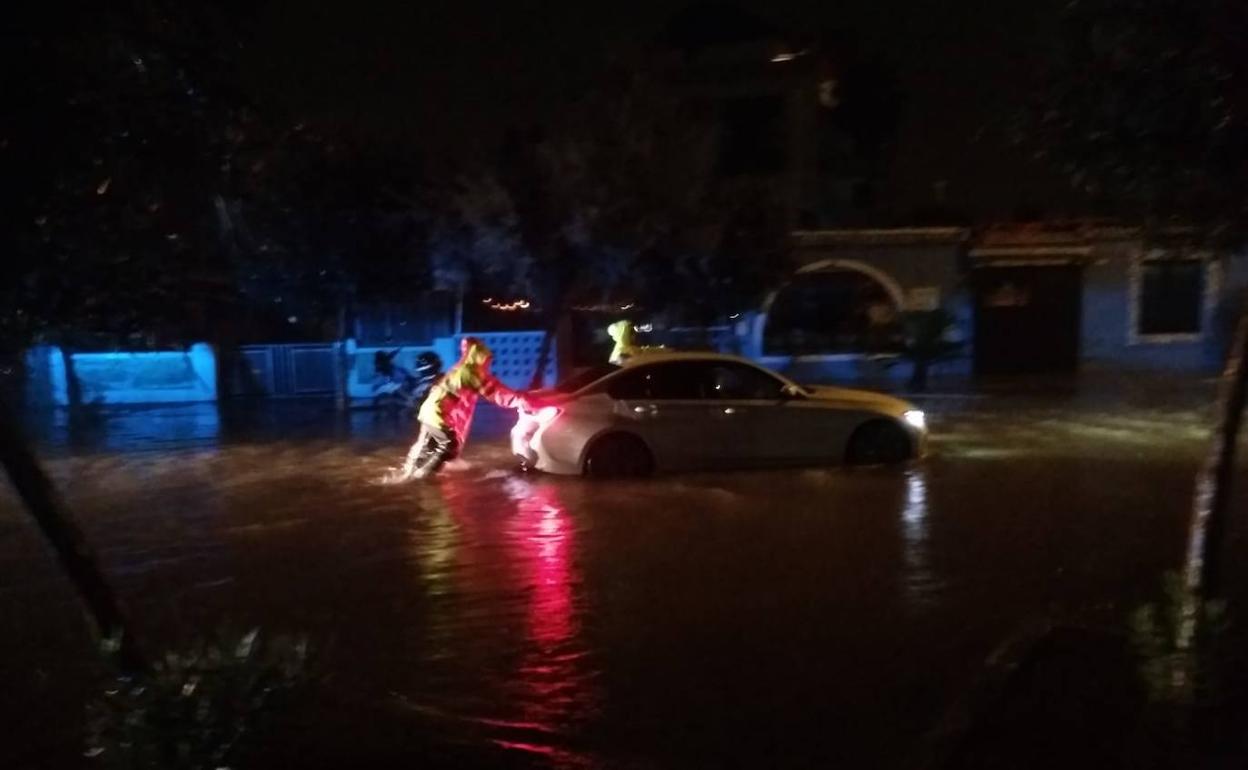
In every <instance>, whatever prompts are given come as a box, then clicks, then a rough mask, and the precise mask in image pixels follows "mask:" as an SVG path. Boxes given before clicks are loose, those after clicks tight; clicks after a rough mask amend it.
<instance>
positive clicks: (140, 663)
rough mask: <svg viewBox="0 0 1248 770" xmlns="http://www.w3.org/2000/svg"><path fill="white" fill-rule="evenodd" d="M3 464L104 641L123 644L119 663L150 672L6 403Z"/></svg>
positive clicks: (0, 442) (1, 412) (1, 416)
mask: <svg viewBox="0 0 1248 770" xmlns="http://www.w3.org/2000/svg"><path fill="white" fill-rule="evenodd" d="M0 464H3V465H4V470H5V472H6V473H8V476H9V480H10V481H11V482H12V483H13V487H14V488H15V489H16V490H17V493H18V495H19V496H20V497H21V499H22V502H23V503H24V504H25V506H26V510H27V511H29V512H30V515H31V516H32V517H33V518H34V520H35V523H36V524H37V525H38V527H39V531H40V532H42V533H43V536H44V537H45V538H46V539H47V541H48V543H49V544H50V545H51V546H52V550H53V552H54V553H55V554H56V558H57V560H58V561H59V562H60V563H61V567H62V568H63V569H64V570H65V573H66V575H67V576H68V577H69V580H70V582H71V583H72V584H73V586H74V588H75V590H77V592H78V596H79V598H81V599H82V602H83V604H84V605H85V607H86V610H87V615H88V617H89V618H90V619H91V621H92V624H93V625H94V627H95V630H96V631H97V633H99V634H100V636H101V637H102V638H104V639H118V640H119V641H120V644H121V647H120V649H119V651H118V655H119V661H118V662H119V663H120V664H121V666H122V667H123V668H124V669H125V670H127V671H138V670H141V669H142V668H144V667H145V661H144V659H143V656H142V655H141V654H140V651H139V648H138V645H137V643H136V640H135V637H134V633H133V630H132V629H131V627H130V624H129V622H128V620H127V618H126V614H125V612H124V611H123V610H122V607H121V604H120V602H119V601H118V599H117V596H116V594H114V593H113V589H112V587H111V586H110V585H109V584H108V582H107V581H106V580H105V579H104V573H103V571H102V570H101V569H100V566H99V562H98V560H97V559H96V556H95V553H94V552H93V551H92V550H91V547H90V546H89V545H88V544H87V541H86V538H85V537H83V534H82V531H81V530H80V529H79V528H78V525H77V524H76V523H75V522H74V520H73V519H72V518H71V517H70V515H69V513H68V511H67V510H66V508H65V506H64V505H63V504H62V503H61V501H60V498H59V496H58V495H57V493H56V490H55V489H54V488H53V486H52V480H51V479H49V478H48V475H47V474H46V473H44V471H43V468H42V466H40V464H39V460H38V459H37V458H36V457H35V454H34V452H33V451H32V449H31V446H30V442H29V441H28V440H27V438H26V435H25V432H24V431H23V430H22V429H21V426H20V425H19V424H18V422H17V419H16V418H15V416H14V413H13V411H12V409H10V408H9V405H8V404H7V403H3V402H0Z"/></svg>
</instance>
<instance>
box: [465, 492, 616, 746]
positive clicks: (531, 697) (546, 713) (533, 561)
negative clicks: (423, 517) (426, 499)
mask: <svg viewBox="0 0 1248 770" xmlns="http://www.w3.org/2000/svg"><path fill="white" fill-rule="evenodd" d="M501 486H502V489H501V491H502V493H503V494H502V495H501V496H498V495H497V493H498V492H499V491H500V490H499V489H498V487H497V486H493V485H489V486H484V485H483V486H476V485H473V486H467V485H465V486H459V485H456V486H455V487H454V488H453V487H452V485H451V484H447V485H446V486H445V487H443V490H444V491H445V492H447V493H449V494H447V499H448V502H450V503H451V506H452V508H453V510H454V515H455V518H456V520H457V521H458V522H459V527H460V528H461V530H462V531H463V533H464V535H465V536H466V537H467V538H468V539H469V540H471V541H474V542H476V543H478V544H479V545H482V546H485V547H487V548H488V551H489V552H492V553H493V554H494V556H493V557H491V558H490V559H489V560H488V562H478V561H475V560H474V561H471V562H465V563H464V566H468V565H469V564H471V573H474V574H471V575H470V574H461V576H460V577H461V579H465V580H469V581H471V583H472V584H473V585H474V586H476V588H477V589H478V590H480V589H481V588H483V587H485V586H488V589H486V590H488V591H489V592H490V593H491V594H494V596H495V597H497V599H499V600H501V601H505V602H508V603H510V602H512V601H515V600H517V599H518V600H519V602H521V603H520V604H515V605H510V606H512V607H514V610H515V614H512V613H511V612H507V613H506V614H505V615H504V616H502V617H500V621H501V622H500V623H499V625H498V626H497V628H498V632H499V634H500V636H499V637H498V638H497V639H495V640H494V641H493V642H491V645H490V646H491V647H492V648H493V649H495V650H496V651H497V650H514V651H515V653H516V654H515V655H514V657H513V656H511V655H508V656H507V657H508V658H509V659H510V660H511V661H512V663H511V667H510V671H511V674H510V676H509V677H508V679H507V680H506V681H503V682H499V684H501V686H502V688H503V692H502V693H501V695H502V696H503V697H501V698H499V699H498V700H497V701H496V703H497V704H498V707H499V711H496V712H495V713H493V714H491V715H490V716H489V717H485V718H481V717H478V718H476V719H475V720H474V721H476V722H477V723H478V724H482V725H488V726H489V727H490V728H491V730H492V732H493V735H491V736H489V740H490V741H491V742H492V743H494V744H495V745H497V746H499V747H501V748H504V749H507V750H510V751H519V752H523V753H527V754H537V755H541V756H543V757H546V758H547V759H549V760H553V761H556V762H557V763H558V764H559V765H561V766H576V765H581V764H584V761H585V758H584V757H580V756H579V755H577V754H576V753H575V751H572V750H569V749H568V748H566V743H567V741H568V739H569V738H571V737H572V735H573V734H574V733H575V731H576V729H577V725H580V724H584V723H585V722H586V721H587V720H589V719H591V718H592V717H593V716H594V714H595V713H596V711H597V702H598V697H597V694H596V690H595V682H594V672H593V671H591V670H590V669H589V663H588V659H587V657H586V654H585V649H586V642H585V640H584V639H583V637H582V625H581V620H580V617H581V607H580V602H581V599H582V596H581V593H580V590H581V579H580V573H579V570H578V567H577V563H576V536H577V529H576V521H575V519H573V518H572V517H570V516H569V515H568V514H567V512H566V509H565V507H564V505H563V503H562V502H561V501H560V499H559V492H558V488H557V486H556V485H555V484H553V483H550V484H545V483H540V482H539V483H532V482H530V481H528V480H526V479H520V478H507V479H503V480H502V484H501ZM491 487H492V488H491ZM483 497H485V498H488V499H483ZM500 497H501V502H502V503H503V505H502V506H500V505H499V502H500ZM511 618H514V620H515V621H516V622H515V623H514V624H513V623H511V622H507V621H508V619H511Z"/></svg>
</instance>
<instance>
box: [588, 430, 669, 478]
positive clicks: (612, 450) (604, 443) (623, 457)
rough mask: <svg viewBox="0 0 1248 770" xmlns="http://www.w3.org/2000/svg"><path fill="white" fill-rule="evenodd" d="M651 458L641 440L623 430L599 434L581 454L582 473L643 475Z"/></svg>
mask: <svg viewBox="0 0 1248 770" xmlns="http://www.w3.org/2000/svg"><path fill="white" fill-rule="evenodd" d="M653 471H654V459H653V458H652V457H651V456H650V450H649V449H647V448H646V445H645V444H644V443H643V442H642V440H641V439H639V438H637V437H635V436H629V435H627V434H623V433H613V434H611V435H608V436H603V437H602V438H600V439H598V440H597V441H595V442H594V444H593V446H591V447H590V448H589V453H588V454H587V455H586V456H585V475H586V476H593V477H596V478H627V477H633V476H647V475H649V474H650V473H652V472H653Z"/></svg>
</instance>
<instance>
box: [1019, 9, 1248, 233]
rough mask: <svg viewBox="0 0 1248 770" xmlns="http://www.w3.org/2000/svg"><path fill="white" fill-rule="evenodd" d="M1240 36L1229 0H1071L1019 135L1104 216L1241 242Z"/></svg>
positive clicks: (1242, 27) (1247, 154)
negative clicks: (1186, 227)
mask: <svg viewBox="0 0 1248 770" xmlns="http://www.w3.org/2000/svg"><path fill="white" fill-rule="evenodd" d="M1245 32H1248V6H1245V5H1244V4H1243V3H1240V2H1235V0H1074V1H1073V2H1070V3H1069V4H1068V6H1067V9H1066V11H1065V13H1064V16H1063V18H1062V26H1061V30H1060V34H1059V37H1058V39H1057V40H1055V41H1054V49H1053V54H1052V56H1051V57H1050V59H1049V61H1048V65H1047V69H1046V71H1045V72H1044V73H1043V82H1042V87H1041V88H1040V89H1039V90H1038V92H1037V93H1036V94H1035V97H1034V99H1033V101H1032V104H1031V105H1030V108H1029V109H1028V110H1027V112H1026V116H1025V120H1024V121H1023V123H1022V124H1021V125H1020V129H1021V131H1020V134H1021V136H1022V138H1024V140H1025V141H1026V142H1027V143H1029V144H1031V145H1032V146H1033V148H1034V150H1035V151H1036V153H1037V154H1039V155H1041V156H1043V157H1047V158H1049V159H1050V160H1052V161H1054V162H1055V163H1056V164H1057V165H1058V166H1059V167H1060V168H1061V170H1063V171H1064V172H1065V173H1066V175H1067V176H1068V178H1069V179H1070V181H1071V182H1072V184H1073V185H1074V186H1075V187H1076V188H1077V189H1079V190H1081V191H1083V192H1085V193H1087V194H1089V195H1090V196H1092V197H1093V198H1094V199H1095V200H1097V201H1099V202H1100V203H1101V204H1102V205H1104V206H1105V207H1107V210H1108V211H1109V213H1113V214H1116V215H1127V216H1129V217H1130V218H1132V219H1135V220H1138V221H1143V222H1145V223H1151V224H1163V223H1165V222H1167V221H1172V220H1177V221H1180V222H1182V223H1183V224H1190V225H1199V226H1202V227H1203V229H1205V230H1206V231H1207V232H1209V233H1210V234H1211V235H1213V236H1214V237H1216V238H1220V239H1237V238H1241V237H1242V236H1243V232H1244V231H1243V222H1244V217H1243V215H1244V213H1245V212H1246V211H1248V89H1245V87H1244V86H1245V83H1246V82H1248V80H1246V79H1248V61H1245V59H1244V58H1243V56H1242V54H1241V46H1242V40H1243V37H1244V34H1245Z"/></svg>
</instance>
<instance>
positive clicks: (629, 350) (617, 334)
mask: <svg viewBox="0 0 1248 770" xmlns="http://www.w3.org/2000/svg"><path fill="white" fill-rule="evenodd" d="M607 335H608V336H610V337H611V339H612V341H614V342H615V347H614V348H612V349H611V357H610V358H608V359H607V362H608V363H612V364H616V365H617V366H618V365H619V364H622V363H624V359H625V358H627V357H629V356H631V355H634V354H635V353H636V352H637V344H636V343H635V342H634V341H633V324H632V322H631V321H616V322H615V323H613V324H611V325H610V326H608V327H607Z"/></svg>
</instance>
